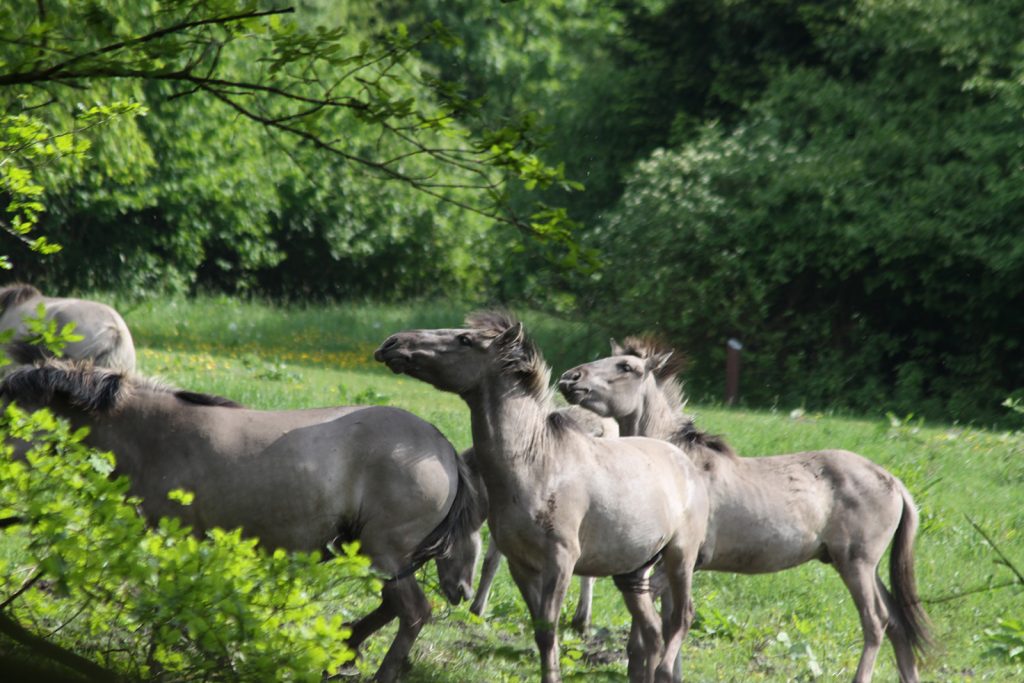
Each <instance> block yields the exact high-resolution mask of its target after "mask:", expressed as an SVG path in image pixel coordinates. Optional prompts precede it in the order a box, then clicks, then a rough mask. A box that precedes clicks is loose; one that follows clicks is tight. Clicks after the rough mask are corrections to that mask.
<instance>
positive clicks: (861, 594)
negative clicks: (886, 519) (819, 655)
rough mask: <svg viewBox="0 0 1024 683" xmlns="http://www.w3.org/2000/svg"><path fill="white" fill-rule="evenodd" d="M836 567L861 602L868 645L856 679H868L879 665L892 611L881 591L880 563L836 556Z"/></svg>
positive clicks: (859, 609)
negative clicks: (878, 660)
mask: <svg viewBox="0 0 1024 683" xmlns="http://www.w3.org/2000/svg"><path fill="white" fill-rule="evenodd" d="M835 562H836V565H835V566H836V570H837V571H838V572H839V576H841V577H842V579H843V583H845V584H846V587H847V589H849V591H850V596H851V597H852V598H853V602H854V604H855V605H856V606H857V613H858V614H859V615H860V625H861V629H863V631H864V649H863V650H862V651H861V655H860V662H859V663H858V665H857V673H856V674H855V675H854V677H853V681H854V683H868V682H869V681H870V680H871V674H872V672H873V671H874V669H875V660H876V659H877V658H878V650H879V649H880V648H881V646H882V638H883V635H884V633H885V628H886V624H887V623H888V621H889V611H888V609H887V608H886V606H885V602H884V601H883V598H882V595H881V594H880V593H879V592H878V584H879V578H878V574H877V573H876V566H877V563H871V562H869V561H867V560H864V559H853V560H846V559H843V558H836V561H835Z"/></svg>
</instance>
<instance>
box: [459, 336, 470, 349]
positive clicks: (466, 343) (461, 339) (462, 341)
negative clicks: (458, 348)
mask: <svg viewBox="0 0 1024 683" xmlns="http://www.w3.org/2000/svg"><path fill="white" fill-rule="evenodd" d="M459 343H460V344H462V345H463V346H472V345H473V340H472V339H470V338H469V335H468V334H460V335H459Z"/></svg>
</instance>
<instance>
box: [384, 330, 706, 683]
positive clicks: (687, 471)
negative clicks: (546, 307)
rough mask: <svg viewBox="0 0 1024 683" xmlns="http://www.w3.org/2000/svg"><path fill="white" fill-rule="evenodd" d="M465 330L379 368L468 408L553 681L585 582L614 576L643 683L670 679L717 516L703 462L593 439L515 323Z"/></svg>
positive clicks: (398, 340)
mask: <svg viewBox="0 0 1024 683" xmlns="http://www.w3.org/2000/svg"><path fill="white" fill-rule="evenodd" d="M466 325H467V326H466V327H465V328H458V329H434V330H412V331H407V332H401V333H398V334H395V335H392V336H391V337H389V338H388V339H387V340H386V341H384V343H383V344H381V346H380V347H379V348H378V349H377V351H376V352H375V353H374V357H375V358H376V359H377V360H378V361H381V362H383V363H386V364H387V366H388V367H389V368H390V369H391V370H392V371H393V372H396V373H405V374H407V375H409V376H411V377H414V378H416V379H419V380H422V381H424V382H427V383H429V384H431V385H433V386H434V387H436V388H438V389H440V390H442V391H448V392H452V393H455V394H458V395H459V396H460V397H462V399H463V400H464V401H465V402H466V403H467V404H468V406H469V409H470V417H471V424H472V432H473V449H474V452H475V455H476V461H477V463H478V464H479V468H480V473H481V475H482V479H483V483H484V485H485V487H486V489H487V495H488V498H489V506H488V524H489V526H490V529H491V533H492V538H493V539H494V542H495V543H497V545H498V548H499V549H500V550H501V552H502V553H504V554H505V556H506V557H507V558H508V566H509V570H510V572H511V574H512V578H513V580H514V581H515V582H516V585H517V586H518V587H519V590H520V592H521V593H522V595H523V598H524V599H525V601H526V604H527V607H528V609H529V612H530V616H531V617H532V620H533V628H534V639H535V641H536V643H537V648H538V650H539V651H540V659H541V678H542V680H543V681H544V682H545V683H553V682H554V681H559V680H561V675H560V671H559V655H558V650H559V648H558V618H559V613H560V611H561V607H562V601H563V600H564V598H565V593H566V589H567V588H568V585H569V580H570V578H571V576H572V574H573V573H576V574H580V575H582V576H613V577H615V578H616V586H617V587H618V588H619V589H620V591H621V592H622V595H623V598H624V599H625V602H626V605H627V608H628V609H629V611H630V614H631V616H632V618H633V625H634V628H633V630H632V631H631V634H630V640H629V643H628V645H627V651H628V652H629V659H630V677H631V680H634V681H652V680H657V681H669V680H671V679H672V673H673V669H674V665H675V658H676V654H677V653H678V652H679V648H680V646H681V644H682V641H683V638H684V637H685V636H686V633H687V631H688V629H689V626H690V621H691V619H692V602H691V600H690V587H691V581H692V576H693V569H694V565H695V564H696V562H697V558H698V551H699V548H700V545H701V543H702V541H703V539H704V534H705V528H706V525H707V518H708V499H707V494H706V492H705V489H704V485H703V482H702V480H701V478H700V476H699V474H698V473H697V472H696V469H695V467H694V465H693V463H692V462H691V461H690V460H689V459H688V458H687V457H686V456H685V454H683V453H682V451H680V450H679V449H678V448H676V447H675V446H672V445H671V444H668V443H666V442H664V441H659V440H655V439H645V438H635V437H634V438H626V439H598V438H594V437H592V436H590V435H588V434H587V433H585V432H584V431H583V430H582V429H581V428H580V427H579V426H578V425H577V424H576V423H575V422H574V421H572V420H571V419H569V418H567V417H565V416H564V415H563V414H562V413H558V412H556V411H555V410H554V406H553V404H552V401H551V394H550V390H549V389H548V384H547V382H548V379H549V377H550V370H549V369H548V367H547V365H546V364H545V363H544V360H543V358H541V356H540V353H539V351H538V350H537V347H536V345H535V344H534V343H533V342H532V340H530V339H529V337H527V336H526V334H525V333H524V331H523V326H522V324H521V323H519V322H518V321H517V320H516V319H515V318H514V317H513V316H511V315H510V314H506V313H503V312H483V313H478V314H474V315H471V316H470V317H469V318H468V319H467V323H466ZM658 558H661V564H662V566H663V567H664V572H665V576H666V580H667V582H668V584H669V588H670V591H671V595H672V597H673V600H672V609H671V610H670V614H669V617H668V618H667V619H666V622H665V627H664V628H662V627H661V626H660V624H659V617H658V615H657V612H656V611H655V609H654V602H653V599H652V598H651V594H650V591H649V590H648V586H647V580H648V577H649V574H650V571H651V566H652V565H653V564H654V563H655V561H656V560H658Z"/></svg>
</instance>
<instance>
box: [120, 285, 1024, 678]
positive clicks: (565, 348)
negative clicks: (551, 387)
mask: <svg viewBox="0 0 1024 683" xmlns="http://www.w3.org/2000/svg"><path fill="white" fill-rule="evenodd" d="M465 312H466V310H465V309H463V308H456V307H454V306H451V305H444V304H441V305H416V306H412V305H410V306H381V305H371V304H367V305H351V306H333V307H323V308H317V307H307V308H298V309H278V308H272V307H268V306H264V305H261V304H258V303H241V302H237V301H232V300H227V299H203V300H199V301H189V302H186V301H177V302H152V303H147V304H145V305H140V306H136V307H135V308H131V307H126V311H125V313H126V316H125V317H126V318H127V320H128V323H129V325H130V327H131V328H132V330H133V334H134V335H135V338H136V345H137V346H138V347H139V362H140V370H141V371H142V372H144V373H146V374H157V375H160V376H162V377H164V378H166V379H168V380H170V381H172V382H174V383H176V384H178V385H180V386H182V387H186V388H189V389H192V390H197V391H207V392H212V393H217V394H221V395H225V396H228V397H230V398H233V399H236V400H238V401H241V402H243V403H245V404H247V405H250V406H252V407H258V408H297V407H311V406H322V405H333V404H345V403H360V402H384V403H388V404H391V405H396V406H401V407H403V408H406V409H408V410H411V411H412V412H414V413H416V414H418V415H420V416H422V417H423V418H425V419H427V420H429V421H431V422H433V423H434V424H436V425H437V426H438V427H439V428H440V429H441V430H442V431H443V432H444V433H445V434H446V435H447V436H448V438H449V439H451V441H452V442H453V443H454V444H455V446H456V447H457V448H460V449H461V448H465V447H467V446H469V445H470V432H469V418H468V411H467V409H466V407H465V405H464V404H463V403H462V402H461V400H459V399H458V398H457V397H455V396H453V395H450V394H444V393H441V392H438V391H436V390H434V389H432V388H430V387H429V386H427V385H426V384H423V383H420V382H417V381H415V380H412V379H409V378H407V377H403V376H395V375H392V374H390V373H389V372H388V371H387V370H386V369H385V368H383V367H381V366H379V365H378V364H376V363H374V361H373V360H372V358H371V353H372V350H373V348H374V347H375V346H376V345H377V344H378V343H379V342H380V341H381V340H383V339H384V338H385V337H386V336H387V335H388V334H390V333H391V332H394V331H398V330H400V329H407V328H410V327H426V326H430V327H433V326H456V325H458V324H460V322H461V319H462V317H463V315H464V314H465ZM525 319H526V323H527V327H528V329H529V330H530V331H531V332H532V333H534V336H535V338H536V339H537V341H538V343H539V344H540V346H541V348H542V349H543V350H544V352H545V355H546V356H547V358H548V360H549V362H551V364H552V365H553V368H554V371H555V372H556V373H557V372H561V371H562V370H564V369H565V368H566V367H569V366H570V365H573V364H576V363H579V362H582V361H584V360H587V359H589V358H592V357H594V355H596V354H598V353H600V352H601V351H603V350H604V345H605V343H606V341H605V340H606V339H607V337H606V335H604V334H603V333H602V331H600V330H590V329H587V328H584V327H583V326H579V325H568V324H562V323H559V322H558V321H556V320H553V319H551V318H548V317H545V316H540V315H526V316H525ZM748 381H749V380H748ZM688 409H689V411H690V412H694V413H696V415H697V421H698V424H699V425H700V426H701V427H702V428H704V429H705V430H708V431H713V432H716V433H722V434H725V435H726V436H727V437H728V439H729V440H730V442H731V443H732V444H733V445H734V446H735V447H736V448H737V449H738V450H739V451H740V452H741V453H743V454H747V455H766V454H773V453H783V452H792V451H797V450H806V449H816V448H826V447H828V448H833V447H838V448H846V449H850V450H855V451H858V452H860V453H862V454H863V455H865V456H867V457H869V458H871V459H873V460H875V461H877V462H879V463H881V464H883V465H884V466H886V467H887V468H889V469H890V470H891V471H893V472H894V473H895V474H897V475H898V476H899V477H900V478H901V479H903V481H904V482H905V483H906V484H907V486H908V487H909V488H910V490H911V491H912V493H913V494H914V496H915V498H916V500H917V503H918V505H919V506H920V508H921V512H922V528H921V531H920V533H919V535H918V538H917V545H916V550H917V552H916V559H917V573H918V582H919V590H920V593H921V595H922V597H923V598H924V599H925V601H926V603H927V605H926V607H927V609H928V611H929V612H930V614H931V617H932V620H933V622H934V632H935V636H936V639H937V642H938V647H937V648H936V650H935V651H934V652H933V653H932V655H931V657H930V658H929V659H928V661H927V662H926V664H925V666H924V668H923V672H922V674H923V678H924V680H926V681H998V682H1000V683H1002V682H1004V681H1014V680H1024V662H1022V661H1021V659H1017V660H1016V662H1015V663H1014V662H1009V661H1007V660H1005V659H1002V658H999V657H995V656H989V655H987V654H986V651H987V650H988V649H989V648H990V643H989V642H988V641H987V640H986V639H985V631H986V630H987V629H993V628H995V627H996V626H997V623H998V620H999V619H1000V618H1017V619H1019V618H1021V617H1022V616H1024V591H1022V590H1021V589H1020V588H1019V587H1018V588H1003V589H998V590H992V591H985V592H977V593H972V594H969V595H966V596H964V597H959V598H957V597H951V596H956V595H958V594H960V593H967V592H969V591H972V590H974V589H977V588H979V587H983V586H985V585H987V584H988V583H989V582H997V583H998V582H1002V581H1006V580H1009V579H1010V578H1011V574H1010V572H1009V571H1008V570H1007V569H1006V568H1005V567H1002V566H1000V565H998V564H997V562H996V559H997V558H996V555H995V554H994V552H993V551H992V549H991V548H990V547H989V546H988V545H987V544H986V543H985V541H984V540H983V539H982V538H981V536H980V535H979V534H978V533H977V532H975V531H974V529H973V528H972V527H971V525H970V523H969V522H968V519H967V515H970V517H971V518H973V519H974V520H975V521H977V522H978V523H979V524H980V525H981V526H982V527H983V528H984V529H985V530H986V531H987V533H988V534H990V536H991V537H992V538H993V539H994V541H995V542H996V543H997V544H998V545H999V546H1000V547H1001V548H1002V549H1003V550H1004V551H1005V552H1007V553H1008V554H1009V555H1010V557H1011V558H1012V559H1013V560H1014V561H1015V562H1016V564H1017V566H1018V567H1024V544H1022V543H1021V538H1020V536H1021V532H1020V530H1021V529H1024V506H1022V505H1021V500H1022V494H1024V437H1022V436H1021V435H1020V434H1009V433H994V432H987V431H980V430H974V429H963V428H954V427H948V426H931V425H929V426H922V425H917V424H913V423H910V422H902V421H899V420H895V421H893V420H890V419H889V418H886V417H884V416H882V415H878V416H867V417H866V418H864V419H852V418H841V417H835V416H828V415H796V416H791V415H790V414H788V413H785V412H782V413H774V412H755V411H746V410H734V409H724V408H721V407H714V406H694V405H692V404H691V405H690V406H689V407H688ZM424 571H426V572H427V574H426V575H425V577H424V578H425V580H426V581H427V582H428V583H430V582H431V581H433V578H432V575H431V574H430V572H432V571H433V569H432V568H430V569H427V570H424ZM886 575H887V574H886V573H885V569H884V567H883V576H886ZM575 590H576V589H575V587H574V588H573V589H572V592H571V593H570V599H569V601H568V604H567V607H566V609H565V610H564V614H563V625H564V623H565V622H567V620H568V618H569V616H571V611H570V610H571V608H572V607H573V605H574V602H575ZM429 593H430V596H431V600H432V602H433V605H434V607H435V618H434V621H433V622H432V623H431V624H429V625H428V626H426V627H425V628H424V630H423V632H422V634H421V636H420V639H419V640H418V642H417V644H416V646H415V648H414V651H413V667H412V669H411V670H410V671H409V673H408V674H407V676H406V678H405V680H407V681H412V682H414V683H418V682H427V681H430V682H438V683H440V682H445V683H447V682H451V683H455V682H462V681H529V680H535V679H536V678H537V672H538V660H537V656H536V652H535V650H534V646H533V640H532V635H531V633H530V632H529V630H528V628H527V616H526V611H525V607H524V605H523V603H522V600H521V599H520V598H519V595H518V592H517V590H516V589H515V587H514V586H513V584H512V582H511V579H510V578H509V576H508V574H507V571H506V570H505V569H504V567H503V568H502V571H501V573H500V574H499V576H498V580H497V582H496V585H495V589H494V592H493V594H492V598H491V606H490V609H489V612H488V615H487V618H486V619H485V620H483V621H481V620H479V619H477V618H476V617H474V616H473V615H471V614H470V613H469V612H468V606H467V605H463V606H459V607H455V608H452V607H449V606H448V605H447V603H445V601H444V600H443V598H442V596H441V594H440V592H439V591H437V590H436V589H432V590H430V591H429ZM695 593H696V603H697V606H698V622H697V623H696V624H695V628H694V631H693V632H692V633H691V636H690V638H689V639H688V640H687V641H686V643H685V644H684V649H683V661H684V677H685V679H686V680H688V681H799V680H810V679H812V678H814V677H815V675H816V673H817V672H820V679H821V680H848V679H849V678H850V677H852V673H853V671H854V669H855V668H856V663H857V659H858V657H859V653H860V642H861V635H860V627H859V624H858V621H857V618H856V612H855V610H854V608H853V604H852V602H851V601H850V599H849V596H848V594H847V592H846V590H845V588H844V587H843V585H842V583H841V582H840V580H839V578H838V575H837V574H836V573H835V572H834V571H833V570H832V569H831V568H829V567H827V566H825V565H821V564H819V563H809V564H806V565H804V566H802V567H799V568H796V569H792V570H789V571H786V572H781V573H778V574H774V575H766V576H736V575H729V574H714V573H701V574H698V577H697V580H696V582H695ZM331 609H334V608H333V607H332V606H329V605H325V610H331ZM593 621H594V625H595V631H594V633H593V635H592V636H591V637H590V638H587V639H582V640H581V639H580V638H578V637H575V636H573V635H572V634H571V632H569V631H567V630H566V629H564V628H563V635H564V636H565V637H564V640H563V643H562V644H563V655H564V657H563V659H564V661H565V664H564V668H563V674H564V675H565V678H566V679H567V680H579V681H624V680H625V661H624V655H623V652H624V647H625V639H626V632H627V628H628V615H627V614H626V611H625V608H624V607H623V606H622V604H621V601H620V600H619V598H618V595H617V593H616V591H615V589H614V587H613V586H612V584H611V582H610V581H607V580H604V581H599V582H598V584H597V589H596V596H595V603H594V620H593ZM391 633H392V631H388V635H383V634H382V635H378V636H377V637H375V638H374V639H373V642H372V643H371V646H370V648H369V651H368V653H367V661H366V663H365V666H366V667H367V668H369V669H372V667H373V666H374V665H375V661H376V658H378V657H380V656H381V655H382V654H383V651H384V649H385V647H386V645H387V643H388V642H389V638H390V634H391ZM875 680H877V681H891V680H896V670H895V666H894V661H893V657H892V653H891V649H890V648H889V647H888V645H886V646H885V648H884V649H883V650H882V654H881V656H880V657H879V662H878V666H877V668H876V675H875Z"/></svg>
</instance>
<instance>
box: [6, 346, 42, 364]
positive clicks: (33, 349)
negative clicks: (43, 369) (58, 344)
mask: <svg viewBox="0 0 1024 683" xmlns="http://www.w3.org/2000/svg"><path fill="white" fill-rule="evenodd" d="M4 350H5V351H7V355H8V356H10V358H11V360H12V361H14V362H15V363H17V364H18V365H33V364H35V363H38V362H40V361H44V360H46V359H47V358H53V352H52V351H50V350H49V349H48V348H46V347H45V346H40V345H38V344H29V343H28V342H25V341H15V342H8V343H7V344H5V345H4Z"/></svg>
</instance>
